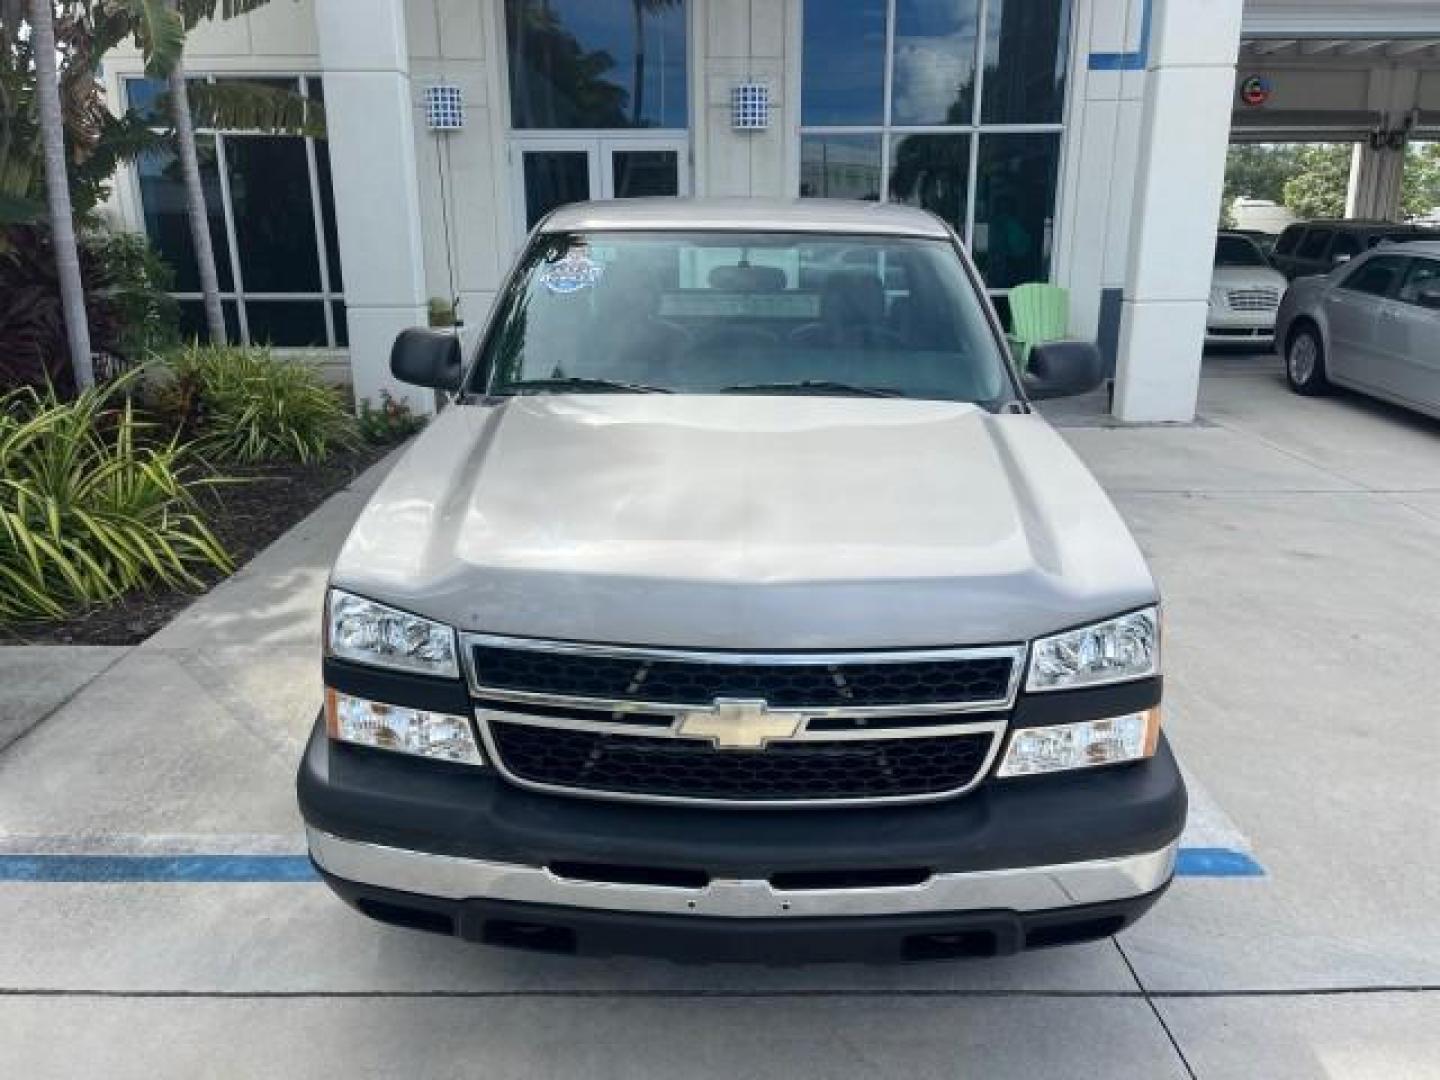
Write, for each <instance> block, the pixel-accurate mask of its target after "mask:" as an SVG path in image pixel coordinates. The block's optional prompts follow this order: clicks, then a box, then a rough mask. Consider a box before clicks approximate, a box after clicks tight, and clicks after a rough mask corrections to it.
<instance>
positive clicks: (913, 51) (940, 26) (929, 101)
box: [891, 0, 980, 124]
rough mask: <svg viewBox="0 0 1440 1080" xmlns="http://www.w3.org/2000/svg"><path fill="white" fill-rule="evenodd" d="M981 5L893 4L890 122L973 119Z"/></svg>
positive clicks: (949, 0) (964, 1) (907, 0)
mask: <svg viewBox="0 0 1440 1080" xmlns="http://www.w3.org/2000/svg"><path fill="white" fill-rule="evenodd" d="M979 33H980V0H895V86H894V88H893V90H892V91H891V113H892V117H891V123H894V124H969V123H971V122H972V121H973V120H974V115H973V113H972V111H971V110H972V107H973V103H974V100H975V98H974V93H975V45H976V38H977V37H978V35H979Z"/></svg>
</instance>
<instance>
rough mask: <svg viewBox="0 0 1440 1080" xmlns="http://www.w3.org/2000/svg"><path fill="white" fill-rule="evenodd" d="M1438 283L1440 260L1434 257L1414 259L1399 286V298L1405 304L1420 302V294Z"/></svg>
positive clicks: (1439, 283)
mask: <svg viewBox="0 0 1440 1080" xmlns="http://www.w3.org/2000/svg"><path fill="white" fill-rule="evenodd" d="M1437 285H1440V262H1436V261H1435V260H1434V259H1416V260H1414V262H1412V263H1411V264H1410V276H1409V277H1407V278H1406V279H1405V284H1404V285H1403V286H1402V287H1401V289H1400V293H1399V298H1400V299H1401V300H1403V301H1405V302H1406V303H1407V304H1418V303H1420V294H1421V293H1428V292H1431V291H1433V290H1434V289H1435V288H1436V287H1437Z"/></svg>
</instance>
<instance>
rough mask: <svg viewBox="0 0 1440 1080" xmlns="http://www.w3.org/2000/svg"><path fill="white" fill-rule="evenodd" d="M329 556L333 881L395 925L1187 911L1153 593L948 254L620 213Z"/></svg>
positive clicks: (1087, 372) (442, 385)
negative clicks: (1163, 901) (1163, 725)
mask: <svg viewBox="0 0 1440 1080" xmlns="http://www.w3.org/2000/svg"><path fill="white" fill-rule="evenodd" d="M391 363H392V370H393V373H394V374H395V376H396V377H397V378H399V379H401V380H404V381H406V382H408V383H412V384H415V385H418V386H424V387H435V388H438V389H443V390H446V391H449V392H450V393H451V396H452V404H451V405H450V406H449V407H448V408H446V409H445V410H444V411H443V412H442V413H441V414H440V415H439V417H438V418H437V419H436V420H435V421H434V422H433V423H432V424H431V425H430V426H429V428H428V429H427V430H426V431H425V433H424V434H423V435H421V436H420V437H419V439H417V440H416V442H415V444H414V445H413V446H412V447H411V448H410V449H409V450H408V451H407V452H406V454H405V455H404V457H403V458H402V459H401V460H400V461H399V462H398V463H397V464H396V465H395V467H394V469H393V470H392V471H391V473H390V474H389V476H388V478H387V479H386V480H385V482H384V483H383V484H382V486H381V487H380V489H379V490H378V491H377V492H376V494H375V496H374V497H373V498H372V499H371V501H370V503H369V505H368V506H367V507H366V508H365V510H364V512H363V513H362V514H361V516H360V519H359V521H358V522H357V524H356V525H355V528H354V531H353V532H352V533H351V534H350V537H349V539H348V540H347V541H346V543H345V546H344V549H343V550H342V551H341V553H340V556H339V559H338V560H337V561H336V563H335V567H334V571H333V574H332V577H331V582H330V586H331V587H330V591H329V594H328V597H327V601H326V612H325V656H324V680H325V705H324V709H323V712H322V715H321V716H320V717H319V719H318V720H317V723H316V726H315V730H314V733H313V736H312V738H311V739H310V742H309V745H308V747H307V749H306V752H305V756H304V759H303V761H302V763H301V767H300V775H299V782H298V783H299V798H300V807H301V810H302V813H303V815H304V818H305V821H306V824H307V829H308V838H309V844H310V852H311V856H312V858H313V859H314V861H315V864H316V865H317V867H318V868H319V869H320V871H321V873H322V874H323V875H324V877H325V879H326V880H327V881H328V882H329V884H330V885H331V887H332V888H333V889H334V890H335V892H337V893H338V894H339V895H340V896H341V897H343V898H344V899H345V900H346V901H348V902H349V903H351V904H353V905H354V906H355V907H356V908H358V909H359V910H360V911H362V912H364V913H365V914H367V915H370V916H372V917H374V918H377V919H380V920H383V921H385V922H389V923H394V924H398V925H402V926H409V927H415V928H420V929H425V930H432V931H438V932H441V933H445V934H452V935H457V936H460V937H462V938H466V939H469V940H474V941H484V942H489V943H492V944H496V945H504V946H512V947H522V948H530V949H536V950H544V951H553V952H579V953H598V954H610V953H651V954H661V955H665V956H671V957H689V958H701V959H728V960H762V961H766V962H781V961H786V960H828V959H868V960H882V961H883V960H900V959H935V958H949V957H961V956H990V955H995V954H1002V953H1011V952H1015V951H1018V950H1021V949H1031V948H1037V947H1042V946H1047V945H1058V944H1064V943H1067V942H1075V941H1083V940H1088V939H1093V938H1096V937H1103V936H1105V935H1108V934H1111V933H1113V932H1115V931H1116V930H1119V929H1120V928H1122V927H1124V926H1126V925H1128V924H1129V923H1130V922H1132V921H1133V920H1135V919H1136V918H1138V917H1139V916H1140V915H1141V914H1142V913H1143V912H1144V911H1145V910H1146V909H1147V908H1148V907H1149V906H1150V905H1151V904H1152V903H1154V901H1155V900H1156V898H1157V897H1158V896H1159V895H1160V894H1161V893H1162V892H1163V891H1164V889H1165V887H1166V886H1167V885H1168V883H1169V881H1170V878H1171V875H1172V872H1173V868H1174V860H1175V853H1176V845H1177V842H1178V838H1179V836H1180V832H1181V828H1182V826H1183V823H1184V818H1185V809H1186V796H1185V789H1184V785H1183V783H1182V781H1181V778H1180V774H1179V771H1178V770H1177V768H1176V764H1175V760H1174V758H1173V757H1172V756H1171V753H1170V750H1169V748H1168V746H1167V744H1166V741H1165V738H1164V736H1163V735H1162V734H1161V731H1160V696H1161V672H1160V611H1159V606H1158V596H1157V593H1156V588H1155V584H1154V581H1153V580H1152V578H1151V576H1150V573H1149V571H1148V570H1147V569H1146V566H1145V563H1144V560H1143V559H1142V557H1141V555H1140V552H1139V551H1138V550H1137V548H1136V546H1135V543H1134V541H1133V540H1132V539H1131V537H1130V534H1129V533H1128V532H1127V530H1126V528H1125V525H1124V524H1123V523H1122V521H1121V519H1120V517H1119V516H1118V515H1117V513H1116V512H1115V509H1114V508H1113V507H1112V506H1111V504H1110V502H1109V500H1108V499H1107V498H1106V496H1105V494H1104V493H1103V492H1102V491H1101V489H1100V487H1099V485H1098V484H1097V483H1096V482H1095V480H1094V479H1093V478H1092V477H1091V475H1090V474H1089V473H1088V472H1087V471H1086V469H1085V467H1084V466H1083V465H1082V464H1081V463H1080V462H1079V461H1078V460H1077V459H1076V457H1075V456H1074V454H1072V453H1071V452H1070V450H1069V449H1068V448H1067V447H1066V445H1065V443H1064V442H1063V441H1062V440H1061V439H1060V438H1059V436H1058V435H1056V433H1055V432H1054V431H1053V430H1052V429H1051V428H1050V426H1049V424H1047V423H1046V422H1045V420H1044V419H1042V418H1041V417H1040V416H1038V415H1036V413H1035V412H1034V410H1033V409H1032V408H1031V406H1030V404H1029V402H1030V401H1031V400H1034V399H1036V398H1041V397H1053V396H1060V395H1064V394H1071V393H1078V392H1081V391H1084V390H1088V389H1091V388H1093V387H1094V386H1095V385H1097V383H1098V381H1099V378H1100V362H1099V358H1098V355H1097V354H1096V351H1095V349H1094V347H1093V346H1090V345H1087V344H1080V343H1075V342H1059V343H1051V344H1042V345H1038V346H1035V347H1034V348H1033V349H1032V350H1031V351H1030V353H1029V359H1028V364H1027V370H1026V371H1025V372H1024V373H1023V374H1017V373H1016V372H1015V371H1014V370H1013V368H1012V365H1011V363H1010V360H1009V354H1008V351H1007V347H1006V342H1005V337H1004V334H1003V332H1002V330H1001V327H1000V324H999V322H998V320H997V318H996V315H995V312H994V310H993V309H992V308H991V306H990V304H989V302H988V300H987V297H986V293H985V290H984V287H983V286H982V284H981V281H980V279H979V277H978V275H977V274H976V271H975V268H974V267H973V265H972V264H971V262H970V259H969V257H968V256H967V254H966V253H965V251H964V250H963V248H962V247H961V245H960V243H959V242H958V241H957V240H956V238H955V236H954V234H953V233H952V232H951V231H950V230H949V229H948V228H947V227H946V226H945V225H944V224H943V223H942V222H941V221H939V220H938V219H937V218H935V217H933V216H931V215H929V214H926V213H923V212H921V211H918V210H913V209H908V208H905V207H899V206H880V205H873V204H864V203H843V202H825V201H811V200H807V201H802V202H796V203H782V202H757V201H694V202H688V201H679V200H634V201H624V202H606V203H594V204H582V205H577V206H570V207H566V208H564V209H561V210H558V211H556V212H554V213H553V214H551V215H550V216H549V217H548V218H547V219H546V220H545V221H543V222H542V223H541V224H540V225H539V226H538V227H537V228H536V230H535V232H534V233H533V235H532V236H531V238H530V241H529V243H528V245H527V247H526V248H525V250H524V252H523V253H522V254H521V256H520V258H519V259H518V261H517V264H516V266H515V268H514V269H513V271H512V272H511V274H510V276H509V278H508V280H507V282H506V284H505V286H504V288H503V290H502V292H501V294H500V296H499V298H498V299H497V302H496V304H495V308H494V312H493V314H492V316H491V318H490V322H489V325H488V326H487V328H486V332H485V334H484V337H483V339H482V341H481V343H480V345H479V347H478V349H477V350H476V351H475V354H474V355H473V356H471V357H468V358H464V357H462V356H461V352H460V348H459V346H458V344H457V343H456V341H455V339H454V338H453V337H451V336H446V335H441V334H436V333H432V332H429V331H421V330H416V331H408V332H406V333H405V334H402V335H401V337H400V339H399V340H398V341H397V342H396V345H395V349H394V353H393V355H392V361H391Z"/></svg>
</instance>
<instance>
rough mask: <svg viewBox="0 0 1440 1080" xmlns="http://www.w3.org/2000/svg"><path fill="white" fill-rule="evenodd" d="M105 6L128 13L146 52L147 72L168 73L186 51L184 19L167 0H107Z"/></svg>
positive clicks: (159, 76)
mask: <svg viewBox="0 0 1440 1080" xmlns="http://www.w3.org/2000/svg"><path fill="white" fill-rule="evenodd" d="M105 6H106V7H107V8H108V9H109V10H111V11H115V12H120V13H123V14H125V15H128V16H129V17H130V19H131V21H132V26H133V29H134V32H135V40H136V41H137V42H139V44H140V49H141V51H142V52H143V53H144V54H145V73H146V74H147V75H150V76H151V77H152V78H163V77H165V76H166V75H168V74H169V73H170V72H171V71H172V70H173V69H174V67H175V65H176V63H177V62H178V61H179V60H180V58H181V56H182V55H183V54H184V51H185V20H184V19H183V18H182V17H181V15H180V12H178V11H176V10H175V9H174V8H172V7H171V6H170V5H169V4H168V3H166V0H105Z"/></svg>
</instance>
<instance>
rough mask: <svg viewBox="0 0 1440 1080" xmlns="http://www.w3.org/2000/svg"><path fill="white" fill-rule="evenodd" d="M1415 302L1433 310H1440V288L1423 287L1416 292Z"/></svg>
mask: <svg viewBox="0 0 1440 1080" xmlns="http://www.w3.org/2000/svg"><path fill="white" fill-rule="evenodd" d="M1415 303H1417V304H1419V305H1420V306H1421V307H1423V308H1429V309H1430V310H1431V311H1440V289H1433V288H1432V289H1421V290H1420V291H1419V292H1418V293H1416V294H1415Z"/></svg>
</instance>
